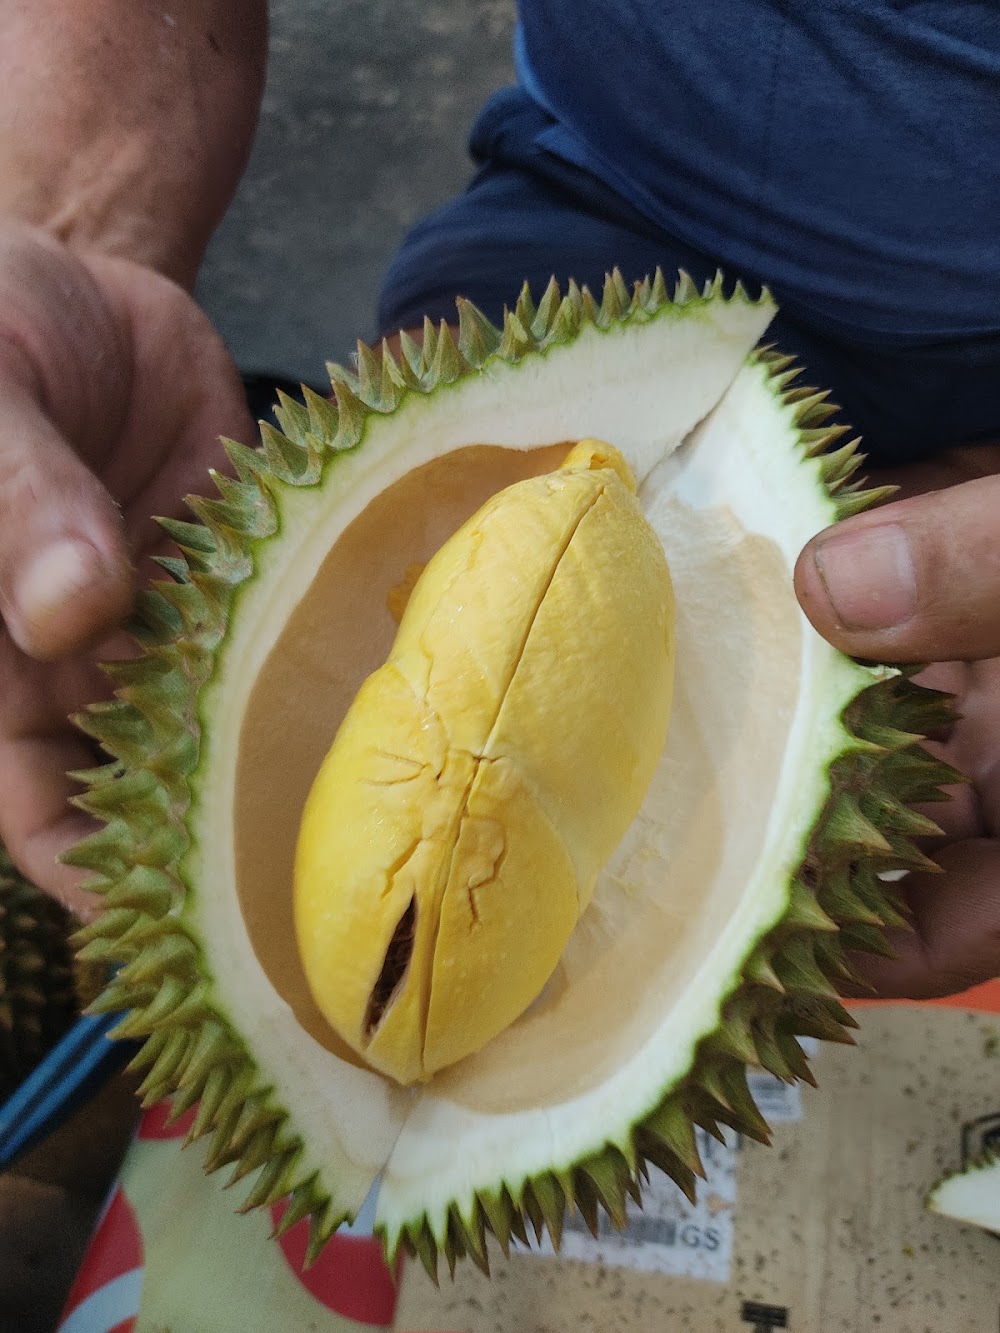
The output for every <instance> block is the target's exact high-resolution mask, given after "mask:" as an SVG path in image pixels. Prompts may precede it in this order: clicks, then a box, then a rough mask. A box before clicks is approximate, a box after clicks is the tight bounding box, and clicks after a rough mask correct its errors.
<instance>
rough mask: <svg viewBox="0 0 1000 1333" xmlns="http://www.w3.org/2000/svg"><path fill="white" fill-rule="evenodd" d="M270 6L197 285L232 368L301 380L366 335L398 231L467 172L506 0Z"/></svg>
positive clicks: (501, 75)
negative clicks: (264, 58) (472, 130)
mask: <svg viewBox="0 0 1000 1333" xmlns="http://www.w3.org/2000/svg"><path fill="white" fill-rule="evenodd" d="M271 9H272V57H271V66H270V76H269V81H268V86H267V92H266V95H265V100H264V111H263V121H262V124H261V127H260V132H259V135H258V138H257V144H256V148H255V151H254V154H253V158H252V161H251V164H250V169H249V171H248V173H247V176H246V178H245V180H244V182H243V186H242V188H241V190H240V192H239V195H238V197H237V199H236V201H235V203H234V205H233V207H232V209H231V210H230V213H229V216H228V218H227V219H226V221H225V223H224V224H223V226H222V228H221V229H220V231H219V233H218V235H217V237H216V239H215V242H214V244H213V245H212V247H211V250H210V252H209V256H208V261H207V263H206V265H205V268H204V271H203V273H202V277H201V282H200V285H199V289H198V294H199V297H200V299H201V301H202V303H203V304H204V306H205V307H206V309H207V310H208V311H209V313H210V314H211V315H212V316H213V318H214V319H215V320H216V322H217V324H218V326H219V327H220V328H221V329H222V331H223V334H224V335H225V337H226V338H227V340H228V342H229V345H230V347H231V349H232V351H233V353H234V354H235V356H236V359H237V361H238V363H239V364H240V367H241V369H244V370H251V371H254V370H264V371H268V372H275V371H279V372H282V373H284V374H287V375H290V376H293V377H297V378H305V379H312V380H313V381H315V380H316V379H319V380H322V378H323V366H324V363H325V362H326V361H327V360H331V359H333V360H341V359H343V358H344V357H345V356H347V355H348V354H349V353H350V351H351V350H352V349H353V347H354V343H355V341H356V340H357V339H358V338H365V337H370V336H371V335H372V333H373V332H374V318H375V298H376V293H377V290H378V284H379V281H380V279H381V276H382V273H383V271H384V269H385V266H386V262H387V260H388V258H389V256H390V255H391V254H392V252H393V250H394V248H395V246H396V245H397V243H398V241H399V240H400V238H401V237H402V236H403V234H404V232H405V231H406V229H407V227H408V226H409V225H410V224H411V223H413V222H414V221H416V219H417V218H419V217H421V216H422V215H423V214H425V213H427V212H428V211H430V210H431V209H432V208H434V207H435V206H437V205H438V204H440V203H442V202H443V201H444V200H445V199H447V198H449V197H450V196H451V195H453V194H454V193H456V192H457V191H458V190H460V189H461V188H462V186H463V185H464V183H465V182H466V181H467V180H468V178H469V176H470V174H471V165H470V162H469V159H468V157H467V155H466V148H465V145H466V136H467V132H468V128H469V126H470V124H471V122H472V120H473V118H474V116H475V114H476V112H477V111H478V109H479V107H480V106H481V105H482V104H483V102H484V101H485V99H486V97H487V96H488V94H489V93H490V92H491V91H492V90H493V89H495V88H497V87H500V86H501V85H502V84H504V83H506V82H508V81H509V79H510V77H511V68H510V37H511V31H512V28H513V22H514V0H272V4H271Z"/></svg>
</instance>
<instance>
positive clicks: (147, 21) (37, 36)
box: [0, 0, 267, 286]
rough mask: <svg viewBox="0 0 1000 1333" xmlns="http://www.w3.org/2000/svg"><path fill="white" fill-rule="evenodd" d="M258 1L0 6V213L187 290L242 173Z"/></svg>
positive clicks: (15, 0)
mask: <svg viewBox="0 0 1000 1333" xmlns="http://www.w3.org/2000/svg"><path fill="white" fill-rule="evenodd" d="M266 11H267V3H266V0H157V2H156V3H151V0H0V214H6V215H8V216H13V217H16V218H18V219H19V220H20V221H22V222H28V223H31V224H33V225H36V226H40V227H43V228H45V229H46V230H47V231H49V232H51V233H52V234H53V235H55V236H57V237H59V238H60V239H61V240H63V241H65V242H66V244H68V245H69V246H70V247H71V248H73V249H77V250H80V251H83V252H85V251H98V252H101V253H104V254H110V255H115V256H119V257H123V258H128V259H133V260H137V261H138V262H140V263H143V264H146V265H148V266H150V267H151V268H155V269H158V270H159V271H160V272H162V273H165V274H167V275H168V276H169V277H171V278H174V279H175V280H176V281H178V282H181V283H183V284H184V285H187V286H189V285H190V284H191V283H192V282H193V281H194V275H195V273H196V271H197V267H198V264H199V262H200V260H201V257H202V254H203V252H204V248H205V246H206V245H207V243H208V240H209V237H210V236H211V234H212V231H213V230H214V228H215V226H216V225H217V223H218V221H219V219H220V218H221V216H222V214H223V212H224V211H225V209H226V207H227V205H228V203H229V201H230V199H231V197H232V194H233V192H234V190H235V188H236V185H237V183H238V181H239V178H240V175H241V174H242V171H243V167H244V165H245V162H246V157H247V154H248V152H249V148H250V144H251V141H252V138H253V133H254V129H255V126H256V120H257V111H258V107H259V102H260V95H261V89H262V85H263V78H264V68H265V59H266V27H267V18H266Z"/></svg>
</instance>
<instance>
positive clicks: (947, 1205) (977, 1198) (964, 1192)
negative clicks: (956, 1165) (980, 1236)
mask: <svg viewBox="0 0 1000 1333" xmlns="http://www.w3.org/2000/svg"><path fill="white" fill-rule="evenodd" d="M927 1207H928V1208H929V1209H930V1210H931V1212H932V1213H939V1214H940V1215H941V1216H942V1217H951V1218H953V1219H954V1220H955V1221H956V1222H968V1223H969V1224H970V1225H972V1226H976V1227H983V1228H984V1230H986V1231H995V1232H996V1233H997V1235H998V1236H1000V1155H998V1154H996V1153H986V1154H985V1155H984V1156H982V1157H980V1158H978V1159H977V1160H976V1161H974V1162H970V1163H969V1164H968V1166H966V1167H965V1168H964V1170H962V1171H956V1172H954V1173H953V1174H952V1175H949V1176H945V1177H944V1178H943V1179H942V1180H940V1181H938V1183H937V1184H936V1185H935V1186H934V1188H933V1189H932V1190H931V1192H930V1194H929V1195H928V1196H927Z"/></svg>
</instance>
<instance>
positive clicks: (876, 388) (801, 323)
mask: <svg viewBox="0 0 1000 1333" xmlns="http://www.w3.org/2000/svg"><path fill="white" fill-rule="evenodd" d="M614 267H618V268H619V269H620V270H621V272H622V275H623V276H624V278H625V279H626V281H627V282H632V281H635V280H638V279H641V278H643V277H645V276H646V275H647V274H651V273H652V272H653V271H654V270H655V269H656V268H657V267H660V268H662V269H663V270H664V273H665V275H666V276H667V277H668V278H669V277H670V276H671V275H672V274H673V273H675V272H676V271H677V270H678V269H683V270H685V271H686V272H687V273H688V274H690V276H691V277H692V278H693V279H694V281H695V282H696V283H698V284H699V285H700V284H701V283H703V282H704V281H706V280H707V279H710V278H712V277H714V275H715V273H716V271H717V269H718V267H719V265H718V263H717V262H716V261H715V260H714V259H713V258H712V257H711V256H709V255H705V254H701V253H700V252H698V251H697V250H694V249H692V248H691V247H690V246H688V245H685V244H684V243H683V242H681V241H679V240H677V239H676V238H673V237H670V236H668V235H665V234H664V233H663V232H662V231H661V230H659V229H658V228H656V227H654V226H653V225H652V224H649V223H648V222H647V221H646V220H645V219H644V218H642V217H641V216H640V215H639V214H637V213H636V212H635V210H634V209H632V208H631V206H630V205H629V204H627V203H625V202H624V201H622V200H620V199H618V198H617V196H615V195H614V194H613V193H612V192H611V191H610V190H609V189H608V188H607V187H606V186H604V185H603V184H602V183H601V182H599V181H597V180H595V179H594V178H593V177H590V176H589V175H587V173H585V172H582V171H580V170H578V169H577V168H575V167H572V166H569V165H568V164H566V163H563V162H560V161H558V160H556V159H548V160H545V156H544V155H539V154H536V155H534V157H533V160H532V161H531V162H530V164H529V165H528V166H525V165H523V164H518V163H511V162H492V163H489V164H487V165H486V166H484V167H483V168H482V169H481V170H480V172H479V173H478V175H477V177H476V178H475V180H474V181H473V183H472V184H471V186H470V187H469V189H468V190H467V191H465V192H464V193H463V194H461V195H459V196H458V197H457V198H456V199H454V200H452V201H451V202H450V203H448V204H446V205H445V206H444V207H443V208H441V209H439V210H438V211H437V212H436V213H434V214H432V215H431V216H430V217H429V218H427V219H425V220H424V221H423V222H421V223H419V224H418V225H417V226H416V227H414V228H413V230H412V231H411V232H410V234H409V235H408V236H407V237H406V238H405V240H404V242H403V244H402V247H401V248H400V250H399V252H398V253H397V254H396V256H395V258H394V259H393V261H392V263H391V266H390V268H389V270H388V273H387V275H386V278H385V281H384V284H383V289H382V294H381V301H380V308H379V323H380V328H381V331H382V332H383V333H384V334H392V333H395V332H396V331H398V330H399V329H401V328H414V327H417V326H419V325H420V324H421V323H422V322H423V318H424V316H425V315H429V316H430V317H431V318H432V319H435V320H437V319H441V318H444V319H449V318H453V317H454V302H455V298H456V296H464V297H466V298H468V299H469V300H471V301H473V302H475V304H476V305H478V306H479V307H480V308H481V309H482V310H483V311H484V312H485V313H486V314H487V315H488V316H489V317H490V318H491V319H493V320H494V321H497V320H499V319H500V318H501V317H502V314H503V309H504V306H505V305H513V303H514V301H515V300H516V298H517V294H518V292H519V290H520V288H521V285H522V283H523V282H525V281H527V282H528V284H529V285H530V287H531V290H532V292H533V293H534V294H535V295H536V297H537V296H540V295H541V292H542V291H543V290H544V288H545V286H546V284H547V283H548V281H549V279H550V278H551V277H552V276H553V275H554V276H555V277H556V278H557V279H558V280H559V282H560V283H561V284H563V285H564V284H565V283H566V282H567V281H568V280H569V279H570V278H575V279H576V281H577V282H579V283H580V284H581V285H583V284H586V285H587V286H589V287H590V288H591V290H592V291H597V292H599V291H600V288H601V285H602V283H603V280H604V275H605V273H606V272H607V271H609V270H610V269H612V268H614ZM726 276H727V278H729V279H732V280H733V281H735V279H736V278H742V279H743V281H744V282H745V283H746V285H747V286H748V288H749V289H750V290H751V291H753V290H755V289H759V283H757V282H756V281H755V280H754V278H753V277H752V276H751V275H747V274H740V273H731V272H730V273H727V275H726ZM776 295H777V297H778V299H779V303H780V301H781V299H782V294H781V293H776ZM767 336H768V340H769V341H773V342H775V343H776V344H777V345H778V346H779V347H780V348H781V349H782V350H783V351H786V352H788V353H790V354H792V355H794V356H795V357H796V359H797V360H798V362H799V363H800V364H801V365H802V366H803V368H804V371H805V379H804V380H803V382H808V383H810V384H816V385H819V386H821V387H823V388H825V389H829V390H831V393H832V399H833V401H834V402H836V403H837V404H838V405H839V407H840V409H841V412H840V415H841V417H842V419H843V420H845V421H847V422H849V423H850V424H851V425H852V426H853V427H854V428H855V429H856V430H858V431H859V433H860V434H861V435H862V436H863V438H864V441H865V449H866V452H867V453H868V454H869V456H870V458H871V459H872V462H873V463H877V464H878V465H880V466H887V465H894V464H899V463H906V462H911V461H915V460H916V459H919V458H922V457H926V456H928V455H929V454H932V453H934V452H936V451H938V450H940V449H942V448H946V447H948V446H951V445H954V444H960V443H964V442H967V441H968V442H971V441H974V440H981V439H984V438H987V437H989V436H991V435H992V436H994V437H997V438H1000V334H997V335H996V336H995V337H992V338H978V339H967V340H961V341H954V342H942V343H936V344H928V345H916V346H900V345H893V344H891V343H889V342H886V343H885V344H879V343H875V342H872V341H866V340H863V339H861V338H858V339H857V340H854V339H851V340H850V341H848V340H847V339H844V338H837V339H834V338H831V337H830V336H828V335H827V334H825V333H824V332H821V331H820V330H818V329H816V328H811V327H810V326H809V323H808V320H807V319H803V318H801V317H798V318H796V317H793V316H792V315H791V314H789V313H788V312H787V311H781V312H779V314H778V317H777V318H776V320H775V321H774V323H773V324H772V326H771V329H770V330H769V332H768V335H767Z"/></svg>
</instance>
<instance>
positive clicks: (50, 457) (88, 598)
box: [0, 379, 133, 659]
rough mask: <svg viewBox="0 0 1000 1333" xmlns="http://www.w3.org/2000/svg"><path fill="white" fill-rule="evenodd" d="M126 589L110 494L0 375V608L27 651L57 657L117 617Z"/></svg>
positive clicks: (128, 580) (120, 532) (124, 606)
mask: <svg viewBox="0 0 1000 1333" xmlns="http://www.w3.org/2000/svg"><path fill="white" fill-rule="evenodd" d="M132 595H133V586H132V576H131V565H130V563H129V556H128V549H127V545H126V540H125V532H124V528H123V525H122V521H121V516H120V514H119V513H118V510H117V508H116V506H115V505H114V503H113V501H112V500H111V497H110V496H109V495H108V494H107V492H106V491H105V490H104V488H103V486H101V484H100V483H99V481H98V480H97V478H96V477H95V476H94V474H93V473H92V472H91V471H90V470H89V468H87V467H86V465H85V464H84V463H83V462H82V461H81V460H80V459H79V458H78V457H77V455H76V454H75V453H74V451H73V450H72V449H70V448H69V446H68V445H67V444H66V443H65V442H64V441H63V440H62V439H61V438H60V436H59V434H58V432H57V431H56V429H55V428H54V426H53V425H52V424H51V423H50V422H49V421H48V420H47V418H46V417H45V415H44V414H43V413H42V412H41V410H40V409H39V408H38V406H37V405H36V404H34V403H33V402H31V401H30V400H28V399H26V398H25V397H24V396H23V395H20V394H17V393H14V392H12V391H11V389H10V386H7V387H6V391H5V386H4V385H3V383H2V379H0V611H2V613H3V618H4V621H5V622H6V625H7V629H8V631H9V633H10V635H11V638H12V639H13V640H14V642H15V643H16V644H17V646H18V647H19V648H20V649H22V651H23V652H26V653H28V654H29V655H31V656H33V657H37V658H41V659H50V658H56V657H60V656H62V655H63V654H65V653H68V652H71V651H72V650H74V649H76V648H79V647H82V646H84V645H86V644H87V643H89V642H90V641H91V640H92V639H94V638H96V637H97V636H99V635H100V634H102V633H103V632H105V631H106V630H107V629H108V628H110V627H111V626H113V625H115V624H116V623H118V622H119V621H120V620H121V618H122V617H123V616H124V615H126V614H127V612H128V608H129V605H130V603H131V599H132Z"/></svg>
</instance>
